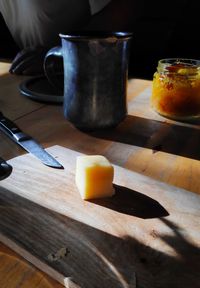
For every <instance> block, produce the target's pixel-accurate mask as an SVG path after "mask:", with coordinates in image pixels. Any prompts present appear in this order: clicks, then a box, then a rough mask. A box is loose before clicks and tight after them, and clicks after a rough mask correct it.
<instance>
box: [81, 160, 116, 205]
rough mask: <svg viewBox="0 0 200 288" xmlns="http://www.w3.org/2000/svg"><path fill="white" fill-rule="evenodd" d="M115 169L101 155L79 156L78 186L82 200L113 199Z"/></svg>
mask: <svg viewBox="0 0 200 288" xmlns="http://www.w3.org/2000/svg"><path fill="white" fill-rule="evenodd" d="M113 176H114V169H113V166H112V165H111V164H110V162H109V161H108V160H107V159H106V158H105V157H104V156H101V155H89V156H78V157H77V161H76V185H77V187H78V190H79V193H80V195H81V197H82V199H85V200H87V199H95V198H103V197H111V196H112V195H113V194H114V188H113V184H112V182H113Z"/></svg>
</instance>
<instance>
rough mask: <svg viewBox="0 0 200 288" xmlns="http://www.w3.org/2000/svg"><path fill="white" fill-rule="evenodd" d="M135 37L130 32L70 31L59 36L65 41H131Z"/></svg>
mask: <svg viewBox="0 0 200 288" xmlns="http://www.w3.org/2000/svg"><path fill="white" fill-rule="evenodd" d="M132 35H133V33H132V32H129V31H98V30H97V31H95V30H92V31H84V30H83V31H69V32H66V33H60V34H59V36H60V37H61V38H63V39H79V40H80V39H107V38H113V37H115V38H117V39H129V38H131V37H132Z"/></svg>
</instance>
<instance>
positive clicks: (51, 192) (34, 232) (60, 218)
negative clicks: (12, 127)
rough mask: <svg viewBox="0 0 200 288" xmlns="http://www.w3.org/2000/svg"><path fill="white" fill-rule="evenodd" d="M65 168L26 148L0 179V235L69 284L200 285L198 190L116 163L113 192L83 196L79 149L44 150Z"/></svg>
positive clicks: (129, 287) (127, 287) (100, 287)
mask: <svg viewBox="0 0 200 288" xmlns="http://www.w3.org/2000/svg"><path fill="white" fill-rule="evenodd" d="M47 150H48V151H49V152H50V153H51V154H52V155H53V156H55V157H56V158H57V159H58V160H59V161H60V162H61V163H62V164H63V166H64V168H65V169H64V170H57V169H52V168H50V167H47V166H44V165H42V164H41V163H40V162H39V161H38V160H37V159H36V158H34V157H33V156H32V155H30V154H26V155H23V156H20V157H17V158H14V159H12V160H10V161H9V163H10V164H11V165H12V166H13V173H12V174H11V176H10V177H9V178H7V179H5V180H3V181H1V182H0V215H1V217H0V231H1V236H0V240H1V241H2V242H3V243H5V244H6V245H8V246H10V247H11V248H12V249H14V250H15V251H16V252H18V253H19V254H21V255H22V256H23V257H24V258H26V259H28V260H29V261H30V262H32V263H33V264H34V265H36V266H37V267H38V268H40V269H41V270H43V271H45V272H46V273H48V274H49V275H50V276H52V277H53V278H55V279H56V280H58V281H59V282H60V283H62V284H63V285H65V286H66V287H82V288H104V287H105V288H108V287H109V288H118V287H119V288H122V287H123V288H135V287H139V288H157V287H163V288H165V287H166V288H169V287H170V288H173V287H174V288H179V287H181V288H182V287H193V288H196V287H200V273H199V263H200V247H199V246H200V229H199V228H200V224H199V223H200V209H199V207H200V195H196V194H193V193H191V192H189V191H186V190H182V189H179V188H176V187H173V186H169V185H167V184H164V183H161V182H158V181H155V180H153V179H151V178H148V177H146V176H143V175H140V174H137V173H134V172H132V171H129V170H127V169H124V168H121V167H119V166H114V169H115V178H114V183H115V189H116V194H115V196H114V197H112V198H109V199H102V200H96V201H83V200H81V198H80V196H79V193H78V190H77V188H76V186H75V182H74V177H75V163H76V157H77V155H80V153H78V152H75V151H72V150H69V149H66V148H63V147H60V146H53V147H51V148H49V149H47Z"/></svg>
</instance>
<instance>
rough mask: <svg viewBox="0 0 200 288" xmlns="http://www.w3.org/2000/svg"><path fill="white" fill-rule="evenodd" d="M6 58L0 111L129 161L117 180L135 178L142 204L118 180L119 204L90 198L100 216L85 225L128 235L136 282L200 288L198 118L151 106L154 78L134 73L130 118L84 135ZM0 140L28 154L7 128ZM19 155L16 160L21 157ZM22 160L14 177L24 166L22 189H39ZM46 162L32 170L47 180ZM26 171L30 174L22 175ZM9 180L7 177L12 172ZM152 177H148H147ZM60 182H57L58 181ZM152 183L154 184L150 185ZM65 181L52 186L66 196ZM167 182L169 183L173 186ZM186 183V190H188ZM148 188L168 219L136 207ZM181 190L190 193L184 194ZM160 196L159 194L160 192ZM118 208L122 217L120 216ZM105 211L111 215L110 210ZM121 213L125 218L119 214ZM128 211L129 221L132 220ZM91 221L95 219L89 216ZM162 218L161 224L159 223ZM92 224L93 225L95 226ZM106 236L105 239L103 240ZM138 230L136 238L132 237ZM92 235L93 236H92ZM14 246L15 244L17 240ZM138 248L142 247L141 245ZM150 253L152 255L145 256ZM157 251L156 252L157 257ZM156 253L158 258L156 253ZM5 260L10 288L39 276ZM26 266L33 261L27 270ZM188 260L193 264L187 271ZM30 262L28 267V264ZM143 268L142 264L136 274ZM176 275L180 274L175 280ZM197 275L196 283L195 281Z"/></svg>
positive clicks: (52, 139) (50, 136) (43, 133)
mask: <svg viewBox="0 0 200 288" xmlns="http://www.w3.org/2000/svg"><path fill="white" fill-rule="evenodd" d="M9 65H10V64H7V63H0V87H1V89H0V110H2V111H3V113H4V114H5V115H6V116H7V117H9V118H11V119H12V120H15V122H16V123H17V124H18V125H19V126H20V127H21V128H22V129H23V130H24V131H25V132H27V133H28V134H30V135H32V136H33V137H35V138H36V139H37V140H38V141H39V142H40V143H41V144H42V145H44V147H46V148H48V147H51V146H53V145H60V146H63V147H66V148H70V149H72V150H73V151H74V153H75V151H78V152H81V153H87V154H102V155H105V156H106V157H108V158H109V159H110V160H111V161H112V162H113V163H114V164H116V165H117V166H118V167H119V168H120V167H124V168H126V169H127V170H126V173H125V174H126V175H131V177H130V179H128V180H126V181H125V182H123V181H124V179H127V178H125V177H122V179H121V178H120V179H121V180H120V181H122V182H120V181H119V186H120V185H122V183H124V184H123V185H124V187H129V183H130V185H131V187H132V188H131V189H130V190H134V191H135V193H134V195H137V197H134V200H133V201H132V202H131V203H133V202H134V203H137V205H135V206H134V207H132V206H130V205H128V204H129V200H130V199H129V197H130V196H129V194H130V193H131V195H132V194H133V193H132V192H131V191H129V190H128V189H129V188H128V189H125V188H123V187H118V189H120V191H121V193H118V197H117V198H115V201H114V203H113V202H111V203H110V202H106V203H105V202H104V203H85V206H84V207H83V208H84V211H86V210H87V208H88V207H90V208H88V209H89V210H88V213H89V212H90V213H93V212H95V211H98V216H95V217H94V219H93V218H92V217H91V214H90V213H89V216H88V213H86V212H84V213H86V214H87V218H86V219H88V217H89V220H87V221H89V222H87V221H86V222H85V223H83V224H85V225H86V227H87V226H89V228H95V229H96V230H97V231H99V230H100V231H104V230H107V229H108V231H110V232H109V233H108V234H109V235H112V236H113V237H116V238H117V239H118V238H120V239H122V238H123V241H120V243H122V244H121V245H122V247H129V249H130V247H133V249H132V248H131V249H132V250H131V251H133V254H134V255H137V257H136V256H134V257H135V258H134V259H135V263H137V265H136V268H137V269H135V266H134V272H136V282H137V283H136V284H137V286H139V287H161V288H162V287H165V282H166V283H168V284H169V281H170V279H171V282H170V285H169V286H168V287H176V288H177V287H195V288H196V287H198V283H200V281H199V278H198V276H197V273H198V271H197V270H198V266H199V265H198V263H199V258H198V257H199V214H198V215H196V210H194V209H193V204H194V203H195V202H196V203H199V202H198V200H197V199H196V198H195V197H196V196H194V194H193V193H190V192H195V193H197V194H200V185H199V177H200V162H199V158H200V150H199V142H200V139H199V128H200V126H199V123H181V122H176V121H172V120H169V119H166V118H164V117H162V116H160V115H158V114H157V113H155V112H154V111H153V110H152V109H151V107H150V105H149V99H150V95H151V84H152V82H151V81H145V80H139V79H131V80H129V84H128V95H127V99H128V117H127V118H126V119H125V120H124V121H123V122H122V123H121V124H120V125H119V126H118V127H117V128H116V129H114V130H112V131H103V132H98V133H97V132H95V133H90V134H86V133H83V132H81V131H79V130H77V129H76V128H74V127H73V126H72V125H71V124H70V123H69V122H67V121H66V120H65V119H64V117H63V112H62V107H61V106H57V105H46V104H45V105H44V104H43V103H39V102H34V101H31V100H30V99H27V98H25V97H23V96H21V95H20V93H19V84H20V82H21V81H23V80H24V79H27V77H23V76H22V77H21V76H15V75H10V74H9V73H8V71H9ZM0 142H1V145H0V156H1V157H4V158H5V159H11V158H13V157H16V156H19V155H24V156H26V157H27V156H28V155H26V152H25V151H24V150H23V149H21V148H19V147H18V146H17V145H15V144H14V143H12V142H11V141H10V140H9V139H8V138H7V137H6V136H4V135H2V133H0ZM52 151H54V150H52ZM70 155H71V154H70ZM24 156H23V157H24ZM58 156H59V155H58ZM29 157H30V155H29ZM62 157H64V156H62ZM62 157H61V159H60V160H61V162H62V161H64V163H65V164H66V167H67V163H68V157H67V159H66V158H65V157H64V158H62ZM16 159H18V158H16ZM16 159H15V160H14V161H16ZM20 159H21V158H20ZM25 159H26V158H25ZM18 161H19V159H18V160H17V162H15V163H16V166H15V165H14V170H13V174H12V176H13V175H14V173H16V172H17V171H21V172H20V173H21V174H20V175H19V174H17V175H18V176H17V178H16V181H17V182H16V183H17V185H18V187H20V189H21V187H22V188H23V187H26V186H24V185H27V187H29V189H32V188H34V190H33V191H35V192H37V187H38V185H37V182H36V181H37V179H34V180H33V181H32V182H30V183H29V181H25V182H23V181H24V179H25V180H28V178H27V179H26V177H25V176H26V173H27V171H29V170H28V169H29V165H27V167H24V166H23V165H22V167H24V168H25V170H21V169H20V170H19V167H18V164H20V165H21V164H23V163H24V162H23V161H22V163H21V160H20V161H19V162H18ZM30 161H36V159H33V158H31V160H30ZM34 165H35V164H34ZM37 165H38V164H37ZM37 165H36V166H37ZM33 167H35V166H33ZM43 168H44V167H42V166H40V168H38V167H37V169H36V170H35V174H36V175H37V176H38V174H37V173H38V171H40V173H41V174H40V176H41V175H43V176H44V177H40V180H41V181H42V183H43V180H45V181H46V182H48V181H49V177H48V176H49V173H50V172H49V171H48V173H47V171H43ZM22 169H23V168H22ZM38 169H39V170H38ZM44 169H45V168H44ZM24 171H25V174H24V175H23V173H24ZM50 171H51V170H50ZM65 171H66V170H65ZM127 173H128V174H127ZM130 173H131V174H130ZM137 173H138V174H137ZM47 174H48V176H47ZM50 175H51V174H50ZM69 175H71V176H70V177H72V178H73V173H72V172H71V170H70V171H69ZM69 175H68V174H67V178H66V179H68V177H69ZM120 175H121V174H120ZM122 175H123V173H122ZM133 175H137V176H138V175H139V176H141V178H140V177H139V178H138V177H136V178H135V177H134V176H133ZM27 176H28V174H27ZM64 176H65V175H62V177H61V176H59V175H57V176H56V177H53V179H54V180H55V181H56V179H57V177H58V178H59V181H60V180H61V179H62V180H63V177H64ZM18 177H19V178H18ZM148 177H149V178H148ZM72 178H71V179H72ZM145 179H148V183H146V180H145ZM7 180H10V178H9V179H7ZM149 180H151V181H150V182H149ZM59 181H58V182H59ZM70 181H71V180H70ZM58 182H55V183H53V184H56V185H58ZM2 183H3V182H2V181H1V183H0V184H2ZM70 183H71V182H70ZM141 183H142V185H141ZM149 183H151V185H150V186H149ZM30 184H31V185H33V186H31V185H30ZM147 184H148V185H147ZM166 184H172V185H173V186H166ZM65 185H66V188H65V189H66V190H65V189H64V190H62V191H61V190H60V188H59V189H58V188H57V186H56V188H55V186H54V185H53V186H52V187H54V188H55V191H58V192H59V195H61V196H60V197H62V199H65V197H64V195H65V191H68V185H67V183H65ZM123 185H122V186H123ZM132 185H133V186H132ZM14 186H15V185H14V184H13V187H14ZM58 186H59V185H58ZM42 187H43V189H46V188H47V187H48V185H46V186H45V185H42ZM163 187H164V188H163ZM169 187H171V188H170V189H168V188H169ZM2 189H6V188H2V187H1V191H3V190H2ZM12 189H14V188H12ZM12 189H11V192H12ZM124 189H125V193H124ZM163 189H164V190H163ZM166 189H167V190H166ZM184 189H185V190H187V191H184ZM50 190H51V189H50ZM6 191H7V190H6ZM122 191H123V192H122ZM166 191H167V192H166ZM169 191H171V193H172V194H173V197H172V194H171V193H170V195H171V196H170V197H169V196H168V194H169ZM180 191H182V192H180ZM183 191H184V192H183ZM26 192H27V191H26ZM136 192H139V193H141V194H142V195H141V194H137V193H136ZM146 192H147V195H151V196H150V198H152V199H153V200H156V201H158V203H159V204H160V205H161V206H162V207H163V208H164V209H165V210H167V211H168V212H169V214H170V215H169V216H167V217H165V218H163V217H162V218H161V219H162V221H161V220H158V219H155V218H152V219H149V218H148V217H147V216H148V215H146V217H147V218H146V219H144V218H140V217H141V213H143V212H144V209H139V208H138V207H143V205H142V204H141V203H143V201H144V199H148V198H144V197H143V194H145V193H146ZM2 193H3V192H2ZM9 193H10V192H8V194H9ZM148 193H150V194H148ZM3 194H4V193H3ZM124 194H125V195H126V198H125V200H124V199H122V198H120V197H119V196H120V195H124ZM14 195H16V194H14ZM46 195H49V194H48V193H46V194H45V195H44V196H43V197H44V198H45V199H46ZM52 195H54V198H53V201H54V202H55V204H54V205H53V204H52V205H51V207H53V208H52V209H55V207H56V203H57V200H56V199H57V193H56V192H55V194H54V193H53V194H52ZM70 195H71V194H70ZM166 195H167V196H166ZM182 195H185V196H184V197H182ZM189 195H192V196H189ZM161 196H162V199H161V198H160V197H161ZM34 197H36V198H37V197H38V194H37V193H36V196H34ZM34 197H33V198H34ZM190 197H191V198H190ZM193 197H194V198H193ZM47 199H48V198H47ZM123 200H124V201H125V204H123V207H125V208H123V209H120V207H121V206H119V205H118V204H117V203H118V201H119V202H120V203H121V201H123ZM35 201H36V202H35V203H37V201H39V198H38V199H35ZM38 203H39V202H38ZM70 203H71V202H70ZM77 203H79V202H77ZM145 203H146V202H145ZM153 203H155V202H153ZM166 203H168V204H167V206H165V204H166ZM177 203H179V205H177ZM63 205H64V206H65V207H64V208H63V211H65V212H66V211H67V213H69V212H70V213H72V211H74V210H73V209H67V210H66V207H68V205H67V203H65V202H64V203H63ZM88 205H89V206H88ZM90 205H93V206H90ZM145 205H146V204H145ZM47 206H48V205H47ZM51 207H50V208H51ZM61 207H62V205H61ZM73 207H74V206H73ZM91 207H95V209H94V210H92V211H91ZM145 207H146V206H145ZM159 207H160V206H159ZM75 208H76V206H75ZM75 208H74V209H75ZM148 208H149V206H148ZM43 209H44V208H43ZM45 209H46V208H45ZM96 209H98V210H96ZM110 210H111V211H112V213H113V214H112V215H115V216H109V221H110V222H109V224H104V226H103V228H102V227H101V224H102V221H104V217H103V215H104V213H105V211H109V212H110ZM120 210H121V211H120ZM149 210H150V214H151V213H152V210H151V209H145V211H149ZM130 211H131V213H132V214H134V213H136V215H130ZM81 212H82V210H79V209H77V211H76V213H72V216H71V217H72V218H73V217H78V219H74V220H75V221H78V222H80V223H82V218H81ZM172 212H173V213H172ZM53 213H59V214H60V212H59V211H57V212H56V211H54V212H53ZM95 213H96V212H95ZM74 214H75V216H74ZM119 214H120V218H119V217H118V216H119ZM143 214H144V213H143ZM143 214H142V215H143ZM56 215H57V214H56ZM63 215H64V214H63ZM92 215H93V214H92ZM106 215H108V214H107V212H106ZM109 215H110V214H109ZM116 215H117V216H116ZM154 216H155V215H154ZM64 217H65V216H64ZM84 217H85V214H84ZM122 217H123V221H122V220H121V219H122ZM135 217H136V218H137V220H138V221H139V222H137V223H139V224H138V225H136V226H135V221H133V219H135ZM143 217H144V215H143ZM99 218H100V220H99ZM130 218H131V220H129V219H130ZM84 219H85V218H84ZM106 219H107V218H106ZM164 219H165V221H166V220H168V221H166V222H165V223H164V222H163V221H164ZM169 220H170V221H169ZM91 221H92V224H91V223H90V222H91ZM161 222H162V224H160V223H161ZM75 223H76V222H75ZM88 223H89V224H88ZM177 223H179V224H177ZM30 225H31V223H30ZM179 225H180V226H179ZM8 227H9V226H8ZM75 227H76V225H75ZM134 227H135V228H134ZM167 227H168V228H167ZM122 228H123V229H122ZM133 229H134V233H133ZM96 230H95V231H96ZM122 230H123V236H121V232H120V231H122ZM129 230H130V231H132V232H131V233H133V234H134V235H133V237H131V240H130V239H129V238H130V237H128V236H127V235H128V234H129V233H128V232H127V231H129ZM91 231H93V230H92V229H91ZM91 233H92V232H91ZM81 235H82V234H81ZM98 235H99V234H98ZM102 235H104V234H102ZM106 235H107V234H106ZM119 235H120V236H119ZM124 235H125V236H127V237H128V239H129V240H130V241H131V243H133V245H132V244H131V245H129V244H127V242H128V241H125V242H124V239H125V236H124ZM147 235H148V237H147ZM165 235H166V237H165ZM100 236H101V234H100ZM101 237H102V236H101ZM101 237H100V239H102V238H101ZM135 237H136V241H134V239H135ZM138 237H139V238H138ZM143 238H144V239H148V241H146V243H144V241H143V240H144V239H143ZM103 239H104V237H103ZM105 239H106V240H107V239H111V238H109V237H106V236H105ZM112 239H113V238H112ZM114 239H115V238H114ZM138 239H139V240H138ZM88 241H90V239H89V240H88ZM102 241H103V240H102ZM84 243H85V242H84ZM135 244H137V245H135ZM12 245H14V242H13V243H12ZM117 245H118V244H116V247H117ZM123 245H124V246H123ZM126 245H128V246H126ZM18 247H19V245H18ZM134 247H137V249H136V248H134ZM0 251H1V253H3V254H5V255H7V254H8V253H7V248H5V247H4V246H2V245H0ZM9 251H10V250H9ZM106 251H107V250H106ZM127 251H128V248H127ZM163 251H165V252H163ZM166 251H167V252H166ZM189 251H190V252H189ZM12 253H14V252H12ZM12 253H11V252H9V255H14V257H15V258H16V259H18V261H21V258H20V257H19V256H17V254H12ZM146 254H147V255H148V257H147V258H146ZM120 255H121V254H120ZM156 255H157V256H158V257H156ZM194 255H195V256H194ZM120 257H122V256H120ZM122 258H123V257H122ZM155 258H156V259H157V260H155ZM194 258H195V259H194ZM6 259H7V260H8V258H2V257H1V258H0V261H1V264H0V271H2V274H0V275H3V277H0V279H1V282H0V287H6V288H11V287H12V286H11V285H13V288H16V287H18V286H19V282H18V280H17V279H19V278H20V277H21V278H20V279H21V280H20V281H21V282H20V285H21V287H26V286H25V285H29V286H28V287H31V283H35V282H34V281H35V280H34V279H35V278H34V277H35V276H34V275H33V278H32V280H31V277H30V279H29V281H28V282H27V283H28V284H27V283H26V273H28V272H26V271H30V273H32V272H31V271H32V270H31V269H32V267H31V266H30V265H29V266H24V269H21V268H20V269H19V271H18V270H17V271H16V270H12V267H13V262H12V260H11V259H10V258H9V260H8V261H7V260H6ZM159 259H160V260H159ZM193 259H194V263H196V266H195V264H192V265H191V262H192V261H193ZM147 260H148V261H147ZM132 261H133V260H132ZM9 263H10V266H9ZM130 263H132V262H130ZM152 263H153V264H152ZM156 263H157V264H156ZM26 264H27V263H26ZM27 265H28V264H27ZM158 266H159V269H160V270H159V271H158V269H157V268H156V267H158ZM3 267H4V268H5V269H10V270H9V271H11V273H10V274H9V275H11V279H12V281H11V282H9V286H10V287H7V278H6V277H5V274H6V270H4V268H3ZM20 267H21V266H20ZM27 267H29V269H28V268H27ZM187 267H188V271H186V270H187ZM26 268H27V269H28V270H26ZM12 271H13V273H12ZM35 271H37V272H36V273H38V274H39V275H40V272H39V271H38V270H37V269H36V270H35ZM138 271H140V273H139V274H138ZM185 271H186V272H185ZM181 272H182V273H181ZM182 274H183V275H184V277H183V278H181V277H182V276H183V275H182ZM175 275H176V278H177V281H176V279H175ZM67 276H68V275H67ZM18 277H19V278H18ZM137 278H138V280H137ZM4 279H5V280H4ZM15 279H16V281H15ZM23 279H24V280H23ZM43 279H44V282H45V281H47V280H48V284H49V285H51V287H54V288H55V287H56V288H57V287H60V286H59V284H55V283H53V284H52V283H51V281H52V280H51V278H50V277H47V276H44V275H43ZM67 279H68V278H67ZM147 279H148V280H147ZM160 279H162V280H160ZM166 279H168V280H166ZM68 280H69V279H68ZM133 281H134V280H133ZM195 281H196V283H194V282H195ZM50 283H51V284H50ZM69 283H70V280H69V281H68V283H67V285H68V286H69V287H72V285H73V282H71V283H70V284H69ZM163 283H164V284H163ZM148 284H149V286H148ZM23 285H24V286H23ZM150 285H151V286H150ZM181 285H182V286H181ZM21 287H20V288H21ZM28 287H27V288H28Z"/></svg>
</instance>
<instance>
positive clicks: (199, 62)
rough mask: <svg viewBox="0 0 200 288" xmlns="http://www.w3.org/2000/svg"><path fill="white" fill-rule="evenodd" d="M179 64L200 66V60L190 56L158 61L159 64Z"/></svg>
mask: <svg viewBox="0 0 200 288" xmlns="http://www.w3.org/2000/svg"><path fill="white" fill-rule="evenodd" d="M174 64H176V65H178V64H183V65H185V66H188V67H191V66H192V67H200V60H197V59H190V58H163V59H160V60H159V61H158V65H163V66H164V67H165V66H167V65H174Z"/></svg>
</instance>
